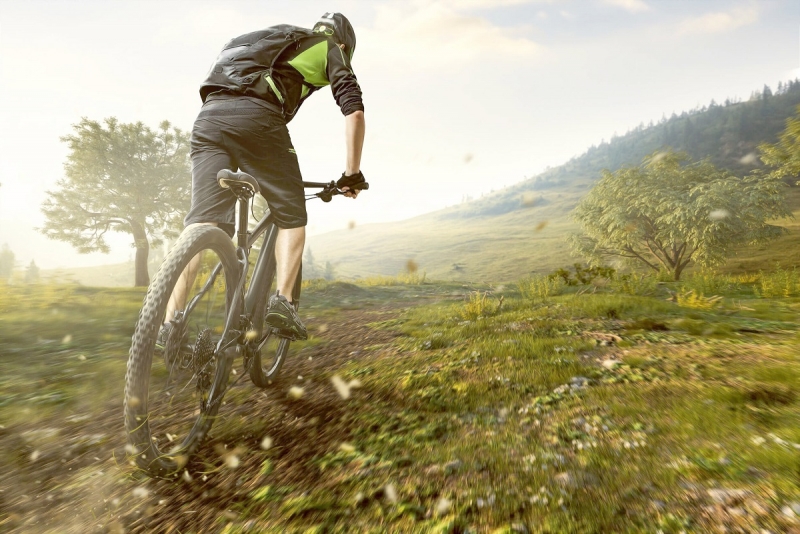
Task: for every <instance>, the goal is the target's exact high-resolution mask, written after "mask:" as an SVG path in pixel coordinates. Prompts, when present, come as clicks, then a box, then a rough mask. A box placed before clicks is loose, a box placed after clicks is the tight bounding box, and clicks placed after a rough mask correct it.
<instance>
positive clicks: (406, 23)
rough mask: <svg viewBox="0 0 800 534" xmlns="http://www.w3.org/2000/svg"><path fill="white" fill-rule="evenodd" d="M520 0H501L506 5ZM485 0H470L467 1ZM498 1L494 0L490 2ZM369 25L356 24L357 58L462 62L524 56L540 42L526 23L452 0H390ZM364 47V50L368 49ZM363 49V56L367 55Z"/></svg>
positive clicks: (480, 0) (441, 64)
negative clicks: (498, 18) (507, 23)
mask: <svg viewBox="0 0 800 534" xmlns="http://www.w3.org/2000/svg"><path fill="white" fill-rule="evenodd" d="M520 1H521V0H503V3H504V4H505V5H511V3H512V2H517V3H519V2H520ZM482 4H487V5H488V4H489V2H486V1H484V0H469V2H468V3H467V6H468V7H477V6H479V5H482ZM493 5H497V4H493ZM376 11H377V16H376V19H375V24H374V26H373V27H372V28H364V29H362V28H356V31H357V32H358V35H359V39H360V41H361V42H362V43H364V45H363V46H362V47H361V49H362V50H364V51H365V52H366V54H365V55H364V56H361V57H360V58H359V63H362V64H363V63H365V62H369V63H372V62H376V63H379V64H384V65H385V64H387V62H389V63H392V62H394V63H395V64H397V63H400V64H407V65H413V66H414V67H434V68H462V67H464V66H468V65H475V63H476V61H491V62H497V61H503V60H513V61H519V60H528V59H531V58H535V57H538V56H539V55H540V53H541V52H542V51H543V47H542V46H541V45H539V44H538V43H536V42H534V41H532V40H530V39H528V38H527V37H525V36H524V35H523V34H522V32H523V30H524V29H525V28H521V27H520V28H509V27H500V26H496V25H494V24H492V23H491V22H490V21H489V20H487V19H486V18H484V17H481V16H479V15H476V14H472V13H465V12H464V6H463V5H462V4H461V3H458V4H456V3H455V2H453V1H452V0H442V1H437V2H426V3H421V2H415V3H413V4H407V3H400V2H393V3H391V4H386V5H378V6H377V7H376ZM367 51H368V52H367ZM367 54H368V57H367Z"/></svg>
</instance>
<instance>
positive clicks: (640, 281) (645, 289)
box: [611, 273, 658, 297]
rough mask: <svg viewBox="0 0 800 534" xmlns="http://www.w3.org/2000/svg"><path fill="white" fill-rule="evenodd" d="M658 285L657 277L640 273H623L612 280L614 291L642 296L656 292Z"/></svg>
mask: <svg viewBox="0 0 800 534" xmlns="http://www.w3.org/2000/svg"><path fill="white" fill-rule="evenodd" d="M657 287H658V280H657V279H656V278H655V277H653V276H648V275H646V274H640V273H629V274H623V275H621V276H618V277H616V278H615V279H614V280H613V281H612V282H611V289H612V290H613V291H615V292H617V293H623V294H625V295H634V296H640V297H644V296H648V295H653V294H655V292H656V288H657Z"/></svg>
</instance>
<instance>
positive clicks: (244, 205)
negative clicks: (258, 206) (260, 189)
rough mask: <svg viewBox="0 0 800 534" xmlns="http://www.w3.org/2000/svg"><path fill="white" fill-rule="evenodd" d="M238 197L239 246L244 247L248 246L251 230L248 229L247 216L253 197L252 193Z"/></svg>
mask: <svg viewBox="0 0 800 534" xmlns="http://www.w3.org/2000/svg"><path fill="white" fill-rule="evenodd" d="M248 192H249V191H248ZM237 197H238V198H239V224H237V225H236V227H237V233H236V236H237V240H238V244H239V246H240V247H242V248H247V236H248V235H249V232H248V231H247V216H248V208H249V207H250V198H252V195H245V194H242V195H237Z"/></svg>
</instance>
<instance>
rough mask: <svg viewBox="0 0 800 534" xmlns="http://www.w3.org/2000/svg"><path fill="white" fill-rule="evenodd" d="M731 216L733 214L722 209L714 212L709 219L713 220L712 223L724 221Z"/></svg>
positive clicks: (709, 215)
mask: <svg viewBox="0 0 800 534" xmlns="http://www.w3.org/2000/svg"><path fill="white" fill-rule="evenodd" d="M730 216H731V214H730V212H729V211H728V210H722V209H720V210H714V211H712V212H711V213H709V214H708V218H709V219H711V220H712V221H722V220H724V219H727V218H728V217H730Z"/></svg>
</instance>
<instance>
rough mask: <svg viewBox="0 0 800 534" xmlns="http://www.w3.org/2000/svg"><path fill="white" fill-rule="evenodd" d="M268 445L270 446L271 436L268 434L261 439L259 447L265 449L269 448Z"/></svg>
mask: <svg viewBox="0 0 800 534" xmlns="http://www.w3.org/2000/svg"><path fill="white" fill-rule="evenodd" d="M270 447H272V438H271V437H269V436H264V439H262V440H261V448H262V449H264V450H265V451H266V450H269V449H270Z"/></svg>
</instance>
